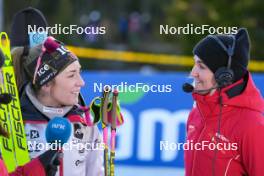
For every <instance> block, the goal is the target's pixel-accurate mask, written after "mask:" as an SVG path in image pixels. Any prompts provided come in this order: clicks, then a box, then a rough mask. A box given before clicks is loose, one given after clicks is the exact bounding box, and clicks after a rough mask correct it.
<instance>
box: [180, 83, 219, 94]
mask: <svg viewBox="0 0 264 176" xmlns="http://www.w3.org/2000/svg"><path fill="white" fill-rule="evenodd" d="M216 88H218V86H215V87H211V88H210V89H203V90H194V87H193V85H191V84H189V83H184V84H183V85H182V90H183V91H184V92H186V93H205V92H209V91H211V90H213V89H216Z"/></svg>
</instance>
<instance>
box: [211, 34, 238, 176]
mask: <svg viewBox="0 0 264 176" xmlns="http://www.w3.org/2000/svg"><path fill="white" fill-rule="evenodd" d="M229 36H230V37H231V39H232V44H231V45H228V47H226V46H225V45H224V43H223V42H222V41H221V40H220V39H219V38H218V37H217V36H215V35H209V37H211V38H213V39H214V40H215V41H216V42H217V43H218V44H219V45H220V46H221V48H222V49H223V50H224V51H225V52H226V53H227V55H228V63H227V67H220V68H218V69H217V70H216V72H215V73H214V77H215V80H216V82H217V84H218V88H219V89H220V91H219V95H220V96H219V105H220V113H219V116H218V123H217V133H218V134H219V135H220V134H221V119H222V109H223V100H222V96H221V89H222V88H224V87H226V86H228V85H231V84H232V82H233V79H234V72H233V70H232V69H231V62H232V56H233V55H234V50H235V43H236V39H235V37H234V36H233V35H229ZM217 143H218V138H217ZM216 155H217V150H215V152H214V158H213V160H212V164H213V168H212V175H213V176H215V173H216V168H215V163H216V158H217V156H216Z"/></svg>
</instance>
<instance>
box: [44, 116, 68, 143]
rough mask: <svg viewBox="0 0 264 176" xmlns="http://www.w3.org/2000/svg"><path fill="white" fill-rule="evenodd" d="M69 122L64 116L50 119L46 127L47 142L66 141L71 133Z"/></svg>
mask: <svg viewBox="0 0 264 176" xmlns="http://www.w3.org/2000/svg"><path fill="white" fill-rule="evenodd" d="M71 131H72V128H71V124H70V122H69V120H68V119H66V118H64V117H54V119H52V120H50V121H49V123H48V126H47V128H46V140H47V142H48V143H53V142H60V143H61V144H62V145H63V144H64V143H66V142H67V141H68V140H69V138H70V135H71Z"/></svg>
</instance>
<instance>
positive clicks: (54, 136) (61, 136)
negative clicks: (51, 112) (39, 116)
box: [39, 117, 72, 176]
mask: <svg viewBox="0 0 264 176" xmlns="http://www.w3.org/2000/svg"><path fill="white" fill-rule="evenodd" d="M71 131H72V128H71V124H70V122H69V120H68V119H66V118H64V117H55V118H53V119H52V120H50V121H49V123H48V125H47V128H46V140H47V142H48V143H50V144H53V143H57V144H61V146H62V145H63V144H64V143H66V142H67V141H68V140H69V138H70V135H71ZM61 154H62V153H60V152H59V151H58V150H48V151H46V152H45V153H43V154H42V155H40V156H39V159H40V161H41V163H42V165H43V166H44V168H45V170H46V174H47V175H49V176H53V175H55V174H56V172H57V166H58V165H60V156H61Z"/></svg>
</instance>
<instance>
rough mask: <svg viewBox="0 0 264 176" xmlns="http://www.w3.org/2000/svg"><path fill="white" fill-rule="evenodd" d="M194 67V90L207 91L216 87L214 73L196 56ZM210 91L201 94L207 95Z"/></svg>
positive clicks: (192, 73) (192, 72) (192, 74)
mask: <svg viewBox="0 0 264 176" xmlns="http://www.w3.org/2000/svg"><path fill="white" fill-rule="evenodd" d="M194 62H195V63H194V66H193V68H192V71H191V76H192V77H193V78H194V82H195V87H194V90H207V89H210V88H212V87H215V86H216V81H215V78H214V74H213V72H212V71H211V70H210V69H209V68H208V67H207V66H206V65H205V64H204V63H203V61H202V60H201V59H200V58H199V57H198V56H197V55H195V56H194ZM208 92H209V91H205V92H202V93H200V94H207V93H208Z"/></svg>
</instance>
